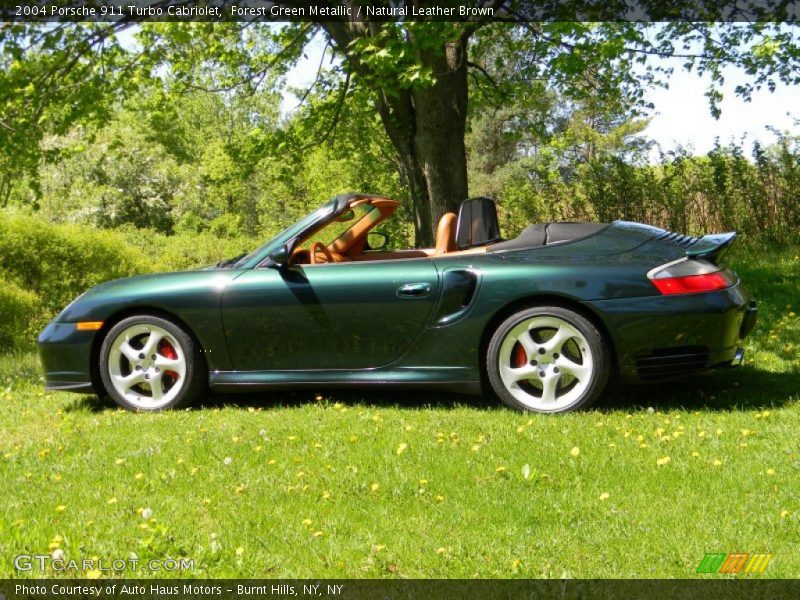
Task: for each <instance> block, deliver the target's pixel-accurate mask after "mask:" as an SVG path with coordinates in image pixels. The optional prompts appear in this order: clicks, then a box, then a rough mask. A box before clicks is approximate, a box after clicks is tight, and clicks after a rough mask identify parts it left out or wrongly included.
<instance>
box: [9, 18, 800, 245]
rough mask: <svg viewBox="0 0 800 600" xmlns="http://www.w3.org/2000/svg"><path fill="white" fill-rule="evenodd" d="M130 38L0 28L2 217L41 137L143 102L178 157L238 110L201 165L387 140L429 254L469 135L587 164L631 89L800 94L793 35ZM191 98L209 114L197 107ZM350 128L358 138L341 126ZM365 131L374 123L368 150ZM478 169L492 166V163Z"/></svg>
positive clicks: (630, 29)
mask: <svg viewBox="0 0 800 600" xmlns="http://www.w3.org/2000/svg"><path fill="white" fill-rule="evenodd" d="M129 25H130V24H129V23H115V24H112V23H84V24H65V23H60V24H48V25H41V24H23V23H6V24H3V25H0V61H1V62H2V65H3V70H2V72H0V108H1V110H0V172H2V175H0V178H2V179H0V202H2V201H3V199H4V198H7V197H8V193H9V189H10V185H11V182H12V181H13V180H14V179H15V178H19V177H22V176H28V177H29V178H30V180H31V181H32V183H34V185H35V182H36V177H35V174H36V172H37V171H38V170H39V169H40V167H41V166H42V165H43V164H44V163H46V162H47V161H48V160H50V159H52V158H53V156H55V155H56V154H58V153H59V152H61V151H62V150H63V148H62V147H61V146H59V145H57V144H56V145H53V144H48V143H46V141H47V138H48V136H52V135H64V134H67V133H68V132H70V131H72V130H73V129H74V127H75V126H76V125H83V126H87V127H89V126H96V125H97V124H98V123H103V122H104V120H106V119H108V118H109V115H110V114H111V113H112V112H113V110H115V109H116V108H117V107H119V106H120V104H124V103H125V102H126V101H130V102H131V105H132V106H133V107H134V108H135V107H136V106H139V107H141V106H143V104H142V103H143V102H148V103H150V104H149V106H151V107H152V108H153V110H151V111H149V112H148V118H149V119H152V120H155V121H159V120H160V122H161V127H159V129H160V130H161V132H162V133H161V136H160V139H159V143H161V144H164V145H165V146H167V147H169V145H170V144H177V143H184V144H185V140H184V141H183V142H180V139H183V138H181V136H177V135H175V134H174V133H175V128H177V127H186V128H189V129H191V128H192V127H194V126H195V121H196V122H197V123H198V124H199V126H200V127H209V128H213V122H214V120H215V119H222V118H226V116H227V118H230V116H231V114H235V113H236V111H237V110H243V111H245V112H246V115H243V116H244V117H245V118H243V119H239V120H238V122H240V123H241V124H242V127H240V128H239V129H236V130H235V131H234V133H233V134H231V135H228V136H227V137H226V138H225V139H220V140H219V142H218V144H219V145H218V146H210V147H207V148H204V149H203V151H204V152H206V153H209V156H210V155H212V154H214V153H215V152H216V153H217V156H220V154H219V153H220V148H224V150H225V154H226V156H228V157H229V158H230V160H231V161H233V162H232V163H231V164H235V165H236V168H239V169H241V168H244V169H247V168H256V165H259V164H263V163H262V162H261V161H263V160H267V159H268V160H269V161H270V164H272V165H273V166H274V168H276V169H288V168H291V166H290V165H289V164H281V161H286V162H289V161H290V157H291V156H297V155H305V154H308V153H309V152H313V150H314V148H315V147H316V146H319V145H320V144H324V143H330V142H331V141H332V140H333V139H335V138H336V137H337V136H338V137H340V138H341V137H344V138H348V137H349V148H350V149H351V150H352V151H357V148H358V144H359V143H362V144H369V143H372V142H374V141H375V139H377V138H376V135H380V136H385V137H384V138H383V139H386V140H388V142H389V143H390V144H391V147H392V150H393V152H392V157H391V159H389V163H387V164H392V163H393V164H394V166H396V168H397V170H398V173H399V176H400V182H401V184H402V185H403V186H404V187H405V188H406V189H407V190H408V194H409V197H410V199H411V201H412V202H411V207H412V211H411V215H410V216H411V218H412V221H413V223H414V228H415V234H416V240H417V243H418V244H420V245H429V244H430V243H431V242H432V237H433V230H434V226H435V222H436V220H437V219H438V218H439V216H441V214H443V213H444V212H447V211H451V210H455V209H456V208H457V207H458V204H459V203H460V202H461V200H463V199H464V198H465V197H466V196H467V195H468V193H469V190H470V182H469V181H468V176H467V172H468V171H467V164H468V155H467V150H466V145H465V139H466V138H467V136H469V135H472V134H471V133H470V132H469V127H468V124H469V123H470V122H474V123H478V124H480V123H483V125H478V126H487V127H489V126H490V125H491V123H490V121H491V120H492V119H495V124H494V125H495V126H499V127H500V128H501V129H503V130H506V133H507V130H508V129H512V130H513V129H514V127H513V126H512V127H509V124H514V125H517V126H518V125H519V123H520V122H524V123H525V127H517V128H516V129H517V131H518V132H519V135H521V136H522V137H526V136H527V138H529V139H527V141H526V140H523V139H516V140H513V144H515V147H517V145H518V144H519V143H523V142H526V143H529V144H532V145H536V144H539V143H541V140H542V139H544V137H546V136H547V135H548V132H552V131H554V130H555V129H559V128H560V130H561V131H565V130H566V131H571V132H572V135H573V138H572V141H570V140H569V138H568V137H564V136H563V135H562V136H561V138H560V139H561V143H562V144H567V145H570V144H571V146H570V148H571V149H572V150H573V151H575V152H584V153H591V151H592V150H591V148H592V143H594V144H597V143H602V144H605V145H607V144H612V145H613V143H614V136H617V138H616V139H618V140H619V139H623V138H625V137H626V136H629V134H630V133H631V132H632V131H633V130H635V129H636V126H635V125H631V123H630V119H631V118H633V117H635V116H636V115H637V114H639V113H640V111H642V110H644V109H646V108H647V107H646V105H645V101H644V97H645V96H644V92H645V90H646V88H647V87H648V86H652V85H660V84H664V83H665V82H666V81H667V79H668V76H669V73H670V71H671V69H673V68H683V69H688V70H690V71H693V72H696V73H698V74H707V75H709V76H710V81H711V82H712V83H711V86H710V87H709V89H708V90H707V97H708V99H709V106H710V110H711V111H712V113H716V112H718V110H719V103H720V100H721V94H720V91H719V89H720V86H721V84H722V83H723V81H724V68H725V67H726V66H734V67H737V68H739V69H741V70H742V71H743V72H744V73H745V74H746V75H747V79H746V83H744V84H742V85H740V86H738V87H737V89H736V93H737V94H739V95H741V96H743V97H745V98H747V97H749V96H750V95H751V94H752V93H753V92H754V91H755V90H757V89H761V88H762V87H766V88H768V89H774V87H775V86H776V85H777V84H778V83H779V82H785V83H790V84H797V83H800V50H798V45H797V40H796V35H797V30H796V28H795V27H794V26H789V25H785V24H780V23H758V22H756V23H749V24H741V23H687V22H669V23H658V24H652V23H630V22H600V23H581V22H572V23H564V22H532V23H489V22H481V21H472V22H466V23H442V22H411V21H408V22H393V23H373V22H369V21H364V22H358V21H348V20H331V21H325V22H303V23H286V24H277V25H276V24H265V23H146V24H143V25H141V26H139V27H138V28H137V30H136V32H135V36H134V37H135V39H136V42H137V43H136V44H126V43H123V41H121V38H120V35H119V34H120V31H121V30H122V29H124V28H126V27H129ZM315 36H320V37H321V39H322V41H323V44H324V47H325V51H324V53H323V60H321V61H320V64H319V71H318V73H317V75H316V77H315V79H314V82H313V84H312V86H311V89H309V90H304V91H301V92H300V93H299V95H300V96H301V99H302V101H303V104H304V106H303V108H302V113H303V117H304V118H303V119H301V120H299V121H298V122H297V123H296V124H295V125H293V127H294V128H295V129H294V131H295V132H297V128H299V129H300V130H303V131H304V135H303V136H298V135H287V131H286V130H285V128H281V127H276V124H277V123H278V122H279V121H280V119H281V116H280V115H279V114H278V113H277V111H276V109H275V106H276V105H277V102H278V101H277V99H276V97H275V94H276V93H278V92H279V90H280V89H281V87H282V85H283V83H284V77H285V75H286V73H287V72H288V70H289V69H291V68H292V67H293V66H294V65H295V64H297V62H298V60H299V59H300V58H301V57H302V56H303V53H304V51H305V48H306V47H307V45H308V44H309V43H310V42H311V40H313V39H315ZM330 59H333V60H332V61H331V60H330ZM662 59H668V60H666V61H665V60H662ZM201 92H202V93H203V94H206V93H210V94H212V95H216V97H217V98H218V99H217V100H211V99H209V98H208V97H206V96H203V97H204V98H205V99H204V100H202V101H201V100H199V99H198V98H199V96H198V94H199V93H201ZM244 98H247V99H252V98H259V99H260V100H258V102H257V103H256V104H255V105H254V104H253V103H252V102H251V101H250V100H248V101H247V102H243V101H242V99H244ZM167 99H168V100H170V101H166V100H167ZM554 99H555V100H554ZM184 102H185V103H184ZM198 102H199V103H200V104H199V105H198ZM181 103H184V104H183V106H184V108H183V109H181V108H179V107H181V105H182V104H181ZM159 106H163V107H164V110H159V109H158V107H159ZM237 106H238V107H239V108H238V109H237ZM253 106H257V107H259V108H256V109H253V108H252V107H253ZM504 109H505V110H506V111H507V113H506V115H505V116H503V110H504ZM181 110H182V112H183V115H180V114H177V113H176V112H175V111H178V112H181ZM170 111H173V112H170ZM204 111H205V112H204ZM354 114H358V115H359V118H360V119H367V120H369V121H370V123H369V124H368V125H369V126H368V127H367V128H366V129H365V127H364V126H358V125H355V123H356V122H357V121H358V119H354V118H353V115H354ZM471 116H478V117H481V116H484V117H485V119H484V120H483V121H481V119H480V118H478V119H474V120H473V121H470V117H471ZM345 117H348V118H345ZM490 117H491V118H490ZM559 118H560V119H561V121H560V125H556V122H557V121H558V120H559ZM371 119H379V123H380V125H379V126H380V128H381V129H382V133H380V134H377V133H376V130H375V129H374V126H375V125H376V123H375V122H374V121H372V120H371ZM487 119H488V120H487ZM497 119H499V120H500V121H499V122H500V123H501V124H500V125H498V121H497ZM503 119H506V122H505V123H504V124H502V120H503ZM587 122H588V123H593V124H598V126H597V127H593V128H592V129H593V131H601V132H604V133H603V134H602V135H603V136H604V137H603V138H602V139H600V138H595V139H594V141H592V140H591V139H589V137H590V136H587V132H586V130H585V128H584V130H582V129H581V123H584V124H585V123H587ZM570 123H571V125H570ZM631 127H633V129H631ZM370 128H372V129H370ZM537 128H538V129H537ZM536 131H539V134H540V135H532V136H531V134H530V132H536ZM523 132H528V133H526V134H525V135H523ZM359 134H361V135H367V136H372V140H368V139H364V138H360V139H359V138H358V137H357V135H359ZM170 136H172V138H173V139H172V140H171V139H170ZM512 136H513V133H512ZM620 136H622V137H620ZM534 138H535V139H534ZM497 141H502V140H499V139H496V140H495V142H497ZM122 143H127V142H126V141H123V142H122ZM172 149H173V150H175V151H179V152H197V151H199V150H198V149H197V148H193V147H186V148H183V149H181V148H177V147H175V148H172ZM484 159H485V160H495V161H498V162H502V161H503V160H504V155H503V153H502V149H501V148H499V147H498V148H497V153H496V154H494V155H492V154H491V153H487V154H486V156H485V157H481V158H480V159H478V160H484ZM470 160H471V159H470ZM212 162H215V161H212ZM215 164H216V162H215ZM215 168H217V171H219V169H220V168H221V169H222V172H216V171H215V172H213V173H212V172H209V173H206V174H205V176H206V177H207V181H212V182H214V185H216V186H217V188H215V189H216V192H215V194H214V198H215V200H214V202H216V206H217V209H218V210H219V211H220V214H223V213H224V212H225V210H226V205H225V202H232V203H241V202H248V201H251V200H248V198H251V199H252V197H253V196H252V194H249V192H248V191H247V190H243V189H237V188H236V187H235V186H234V187H230V186H228V187H226V185H227V184H226V183H225V169H224V168H222V167H219V165H217V167H215ZM229 168H232V166H231V165H229ZM489 170H490V169H489ZM487 172H488V171H487ZM226 198H227V199H228V200H225V199H226ZM241 225H242V226H244V227H251V226H249V225H247V224H246V223H242V224H241Z"/></svg>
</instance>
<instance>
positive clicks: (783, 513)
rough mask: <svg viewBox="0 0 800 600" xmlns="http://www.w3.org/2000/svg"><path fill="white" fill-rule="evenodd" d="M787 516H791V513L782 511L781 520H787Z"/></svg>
mask: <svg viewBox="0 0 800 600" xmlns="http://www.w3.org/2000/svg"><path fill="white" fill-rule="evenodd" d="M787 516H789V511H788V510H782V511H781V519H785V518H786V517H787Z"/></svg>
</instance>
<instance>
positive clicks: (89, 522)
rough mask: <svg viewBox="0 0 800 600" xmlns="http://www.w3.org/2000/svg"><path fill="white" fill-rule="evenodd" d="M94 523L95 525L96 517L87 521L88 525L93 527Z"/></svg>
mask: <svg viewBox="0 0 800 600" xmlns="http://www.w3.org/2000/svg"><path fill="white" fill-rule="evenodd" d="M92 525H94V519H89V520H88V521H86V526H87V527H91V526H92Z"/></svg>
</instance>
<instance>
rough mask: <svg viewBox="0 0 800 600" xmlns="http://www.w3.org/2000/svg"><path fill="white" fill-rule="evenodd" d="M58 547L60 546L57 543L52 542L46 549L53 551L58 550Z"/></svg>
mask: <svg viewBox="0 0 800 600" xmlns="http://www.w3.org/2000/svg"><path fill="white" fill-rule="evenodd" d="M60 546H61V544H60V543H59V542H57V541H55V540H53V541H52V542H50V545H49V546H47V549H48V550H55V549H56V548H58V547H60Z"/></svg>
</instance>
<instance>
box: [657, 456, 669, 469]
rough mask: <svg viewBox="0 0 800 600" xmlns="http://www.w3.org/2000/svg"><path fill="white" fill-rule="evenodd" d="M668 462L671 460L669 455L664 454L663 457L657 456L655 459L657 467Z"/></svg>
mask: <svg viewBox="0 0 800 600" xmlns="http://www.w3.org/2000/svg"><path fill="white" fill-rule="evenodd" d="M670 462H672V459H671V458H670V457H669V456H664V457H663V458H659V459H658V460H657V461H656V464H657V465H658V466H659V467H663V466H664V465H666V464H669V463H670Z"/></svg>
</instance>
